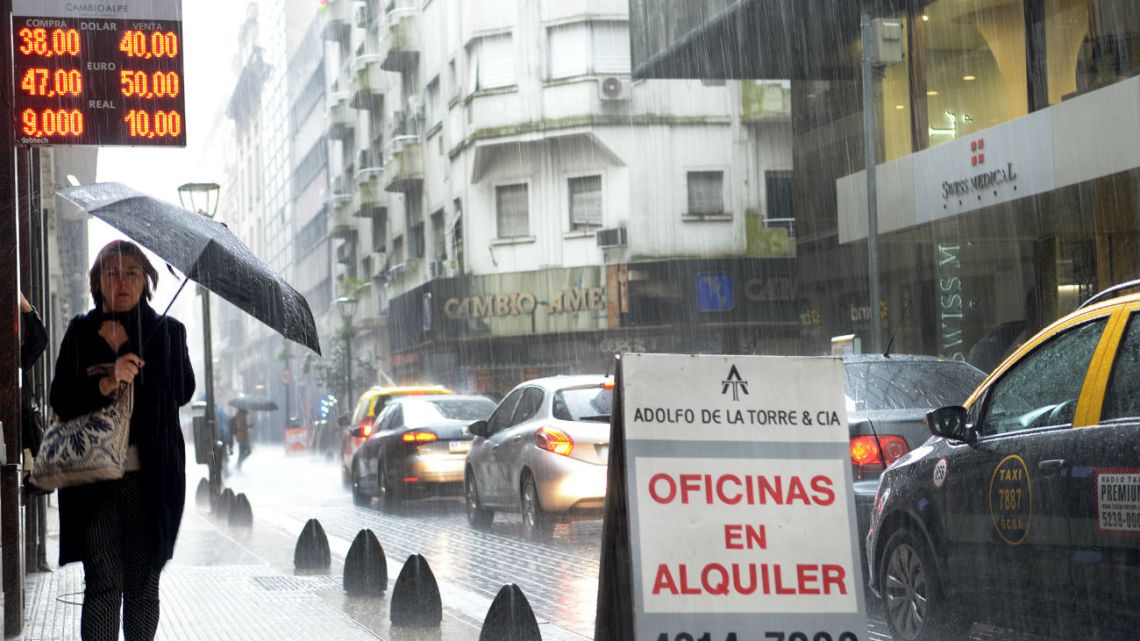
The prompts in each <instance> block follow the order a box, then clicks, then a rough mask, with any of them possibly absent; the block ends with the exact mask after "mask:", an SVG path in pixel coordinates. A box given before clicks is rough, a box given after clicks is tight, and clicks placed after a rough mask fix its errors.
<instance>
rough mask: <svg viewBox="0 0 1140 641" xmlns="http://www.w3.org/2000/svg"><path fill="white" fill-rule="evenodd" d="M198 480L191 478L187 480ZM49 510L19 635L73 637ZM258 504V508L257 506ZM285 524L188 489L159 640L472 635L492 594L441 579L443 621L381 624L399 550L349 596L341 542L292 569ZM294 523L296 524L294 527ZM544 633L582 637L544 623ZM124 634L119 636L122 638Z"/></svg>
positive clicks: (399, 640)
mask: <svg viewBox="0 0 1140 641" xmlns="http://www.w3.org/2000/svg"><path fill="white" fill-rule="evenodd" d="M196 485H197V479H192V482H191V483H190V486H191V488H193V487H196ZM52 499H53V500H52V504H51V506H50V507H49V512H48V514H49V517H48V523H49V524H48V533H49V536H48V559H49V560H51V566H52V568H53V569H52V571H51V572H46V573H36V574H29V575H28V578H27V581H26V593H25V600H26V606H25V626H24V631H23V634H22V635H21V636H20V637H17V638H18V639H22V640H23V641H72V640H75V641H78V640H79V638H80V635H79V615H80V607H81V603H82V600H83V569H82V565H81V564H78V563H72V564H69V565H67V566H65V567H63V568H59V567H57V566H56V564H55V559H56V558H57V549H58V548H57V545H58V533H57V531H58V530H57V518H56V517H57V513H56V510H55V507H54V497H52ZM255 510H256V508H255ZM282 525H283V524H272V523H264V522H260V523H259V522H257V517H256V513H255V526H254V527H253V528H231V527H228V526H227V525H225V524H224V523H223V522H221V521H219V520H217V519H215V518H214V517H212V516H211V515H210V514H208V510H207V509H206V508H204V507H198V506H196V505H195V503H194V500H193V496H190V497H188V500H187V506H186V512H185V516H184V518H183V523H182V530H181V533H180V535H179V540H178V546H177V548H176V550H175V555H174V559H173V560H172V561H171V562H170V563H168V564H167V566H166V569H165V570H164V571H163V575H162V584H161V598H162V617H161V620H160V623H159V627H158V635H157V638H158V639H159V640H162V641H229V640H233V641H238V640H241V641H261V640H265V641H293V640H297V641H302V640H304V641H322V640H324V639H330V640H332V639H336V640H338V641H342V640H343V641H354V640H373V639H383V640H385V641H421V640H440V641H443V640H447V641H451V640H455V641H467V640H472V641H474V640H476V639H478V637H479V630H480V627H481V625H482V618H483V616H484V615H485V614H486V609H487V608H488V607H489V606H490V601H489V600H488V599H486V598H483V597H482V596H481V595H473V594H464V593H463V592H462V591H456V590H455V589H454V588H452V587H451V586H448V585H446V584H441V585H440V588H441V592H442V593H443V603H444V616H443V624H442V626H441V628H440V629H438V630H433V631H426V632H425V631H409V630H401V629H391V628H390V627H389V625H388V602H389V597H390V596H391V592H392V587H393V584H394V582H395V578H396V576H397V575H398V574H399V570H400V567H401V565H402V561H403V560H402V559H401V560H396V559H392V558H389V559H388V574H389V587H388V592H387V594H385V595H384V596H383V597H379V598H363V597H348V596H347V595H346V594H345V592H344V590H343V578H342V572H343V568H344V553H345V551H346V550H344V549H339V548H342V547H343V546H340V545H337V541H335V540H334V541H333V542H332V545H331V547H332V556H333V559H332V566H331V568H330V571H329V573H328V574H323V575H298V574H296V573H295V572H294V570H293V566H292V562H293V558H292V555H293V549H294V546H295V543H296V534H297V533H299V532H289V531H287V529H292V528H288V527H285V528H283V527H282ZM298 529H299V528H298ZM540 624H542V625H541V627H542V635H543V639H547V640H563V641H581V640H582V639H584V637H581V636H579V635H576V634H573V633H569V632H567V631H565V630H562V629H561V628H557V627H556V626H553V625H551V624H549V623H545V622H541V621H540ZM120 638H121V637H120Z"/></svg>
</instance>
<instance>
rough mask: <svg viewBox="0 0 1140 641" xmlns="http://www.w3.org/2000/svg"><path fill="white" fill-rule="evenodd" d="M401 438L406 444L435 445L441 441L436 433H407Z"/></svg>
mask: <svg viewBox="0 0 1140 641" xmlns="http://www.w3.org/2000/svg"><path fill="white" fill-rule="evenodd" d="M400 438H402V439H403V440H404V442H405V443H434V442H436V440H437V439H439V437H438V436H436V435H435V432H405V433H404V435H403V436H402V437H400Z"/></svg>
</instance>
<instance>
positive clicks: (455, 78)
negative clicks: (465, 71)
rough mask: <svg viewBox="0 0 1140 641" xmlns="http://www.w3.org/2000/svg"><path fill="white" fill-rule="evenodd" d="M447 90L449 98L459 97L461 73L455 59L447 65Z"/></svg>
mask: <svg viewBox="0 0 1140 641" xmlns="http://www.w3.org/2000/svg"><path fill="white" fill-rule="evenodd" d="M447 90H448V92H449V93H448V96H449V97H451V98H458V97H459V71H458V68H457V67H456V66H455V58H452V59H451V60H450V61H448V63H447Z"/></svg>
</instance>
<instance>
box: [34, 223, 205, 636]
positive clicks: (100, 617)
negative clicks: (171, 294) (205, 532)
mask: <svg viewBox="0 0 1140 641" xmlns="http://www.w3.org/2000/svg"><path fill="white" fill-rule="evenodd" d="M89 280H90V287H91V297H92V298H93V299H94V302H95V308H94V309H92V310H91V311H89V312H88V313H87V314H84V315H81V316H77V317H76V318H74V319H72V321H71V324H70V325H69V326H68V328H67V333H66V334H65V335H64V337H63V342H62V344H61V345H60V349H59V357H58V359H57V361H56V366H55V378H54V379H53V380H52V383H51V405H52V409H54V410H55V413H56V415H58V416H59V417H60V418H61V419H63V420H67V419H70V418H74V417H77V416H80V415H82V414H85V413H88V412H92V411H94V410H97V409H99V408H101V407H105V406H107V405H108V404H110V402H111V400H112V397H113V396H114V395H115V393H116V392H117V390H118V389H119V386H120V384H121V383H129V384H131V389H132V391H133V393H134V411H133V413H132V415H131V421H130V453H129V455H128V460H127V472H126V474H125V475H124V477H123V478H122V479H121V480H117V481H102V482H97V483H90V484H87V485H80V486H76V487H71V488H65V489H61V490H60V493H59V530H60V542H59V562H60V564H61V565H63V564H66V563H70V562H72V561H82V562H83V573H84V580H85V583H86V587H85V589H84V597H83V611H82V614H81V621H80V633H81V636H82V638H83V639H84V641H102V640H104V639H105V640H108V641H113V640H114V639H116V638H118V634H119V610H120V605H121V606H122V628H123V635H124V637H125V638H126V639H127V640H128V641H140V640H148V639H153V638H154V635H155V631H156V629H157V627H158V617H159V605H158V604H159V601H158V583H159V574H160V573H161V571H162V568H163V565H165V563H166V561H167V560H169V559H170V558H171V556H173V553H174V541H175V539H176V538H177V536H178V527H179V525H180V523H181V521H182V507H183V503H184V501H185V496H186V477H185V474H186V469H185V468H186V450H185V443H184V442H183V439H182V430H181V428H180V427H179V422H178V408H179V407H180V406H182V405H185V404H186V403H188V402H189V401H190V398H191V396H192V395H193V393H194V371H193V369H192V368H191V366H190V357H189V353H188V350H187V347H186V328H185V327H184V326H183V325H182V323H180V322H178V321H177V320H175V319H173V318H170V317H165V316H164V317H159V316H158V314H156V313H155V311H154V309H153V308H151V306H150V304H149V302H148V301H149V300H150V298H151V295H152V291H153V289H154V287H155V286H157V284H158V272H157V271H156V270H155V269H154V267H153V266H152V265H151V264H150V261H149V260H148V259H147V257H146V256H145V255H144V254H143V253H142V250H141V249H139V247H138V245H135V244H134V243H131V242H128V241H112V242H111V243H109V244H107V245H106V246H105V247H103V249H102V250H100V252H99V255H98V256H97V257H96V259H95V264H94V265H93V266H92V268H91V271H90V273H89Z"/></svg>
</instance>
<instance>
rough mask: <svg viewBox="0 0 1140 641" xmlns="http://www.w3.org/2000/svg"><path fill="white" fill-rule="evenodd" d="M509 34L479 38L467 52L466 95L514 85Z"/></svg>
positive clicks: (512, 57) (513, 63)
mask: <svg viewBox="0 0 1140 641" xmlns="http://www.w3.org/2000/svg"><path fill="white" fill-rule="evenodd" d="M511 42H512V41H511V34H509V33H507V34H503V35H499V36H487V37H484V38H479V39H478V40H476V41H475V42H473V43H472V44H471V47H470V49H469V50H468V52H467V62H468V74H467V83H468V87H467V93H469V94H472V93H475V92H476V91H484V90H487V89H497V88H500V87H510V86H513V85H514V84H515V57H514V55H513V54H514V51H513V48H512V46H511Z"/></svg>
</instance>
